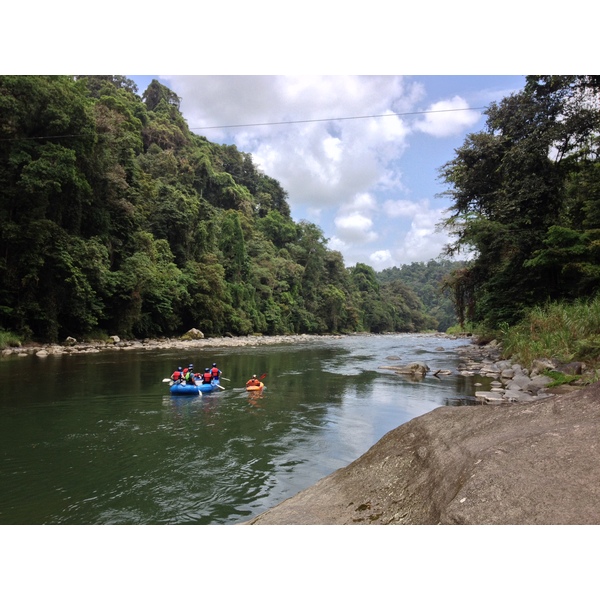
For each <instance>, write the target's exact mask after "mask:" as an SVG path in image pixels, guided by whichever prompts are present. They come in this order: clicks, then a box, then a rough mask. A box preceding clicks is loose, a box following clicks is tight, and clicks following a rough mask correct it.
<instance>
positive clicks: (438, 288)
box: [377, 260, 467, 331]
mask: <svg viewBox="0 0 600 600" xmlns="http://www.w3.org/2000/svg"><path fill="white" fill-rule="evenodd" d="M466 265H467V263H466V262H464V261H450V260H441V261H435V260H430V261H429V262H427V263H423V262H416V263H412V264H410V265H402V266H400V267H392V268H390V269H384V270H383V271H381V272H380V273H377V280H378V281H379V282H380V283H381V285H382V288H383V289H384V290H386V289H391V290H393V289H394V285H397V283H396V282H402V284H404V285H405V286H406V287H407V288H409V289H410V290H412V292H413V294H414V295H415V296H416V297H417V298H418V300H419V302H420V305H419V306H418V311H419V312H423V313H425V315H427V319H426V320H425V321H423V322H422V323H421V328H422V329H431V330H437V331H447V330H449V329H451V328H453V327H456V326H457V317H456V309H455V306H454V303H453V301H452V294H451V292H450V289H449V288H448V286H447V284H446V282H447V280H448V278H449V277H451V276H452V274H453V273H454V271H456V270H457V269H461V268H464V267H465V266H466Z"/></svg>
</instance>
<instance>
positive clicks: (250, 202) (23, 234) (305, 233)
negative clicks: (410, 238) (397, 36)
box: [0, 75, 600, 355]
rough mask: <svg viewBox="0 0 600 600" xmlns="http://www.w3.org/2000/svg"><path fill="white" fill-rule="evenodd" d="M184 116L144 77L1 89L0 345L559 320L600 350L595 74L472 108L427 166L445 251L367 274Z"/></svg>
mask: <svg viewBox="0 0 600 600" xmlns="http://www.w3.org/2000/svg"><path fill="white" fill-rule="evenodd" d="M180 101H181V99H180V98H179V97H178V96H177V95H176V94H175V93H173V92H172V91H171V90H170V89H169V88H167V87H165V86H164V85H162V84H160V83H159V82H158V81H156V80H154V81H152V83H151V84H150V85H149V86H148V88H147V89H146V90H145V91H144V92H143V94H141V95H140V94H139V93H138V89H137V86H136V84H135V83H134V82H133V81H131V80H129V79H127V78H126V77H124V76H116V75H113V76H105V75H103V76H89V75H86V76H66V75H60V76H58V75H57V76H0V335H2V334H4V335H5V336H13V337H14V338H17V339H19V340H38V341H54V342H56V341H61V340H63V339H65V338H66V337H67V336H73V337H76V338H81V339H86V338H90V339H91V338H94V337H99V336H103V335H104V336H106V335H108V334H116V335H119V336H122V337H125V338H146V337H161V336H177V335H181V334H182V333H183V332H185V331H187V330H189V329H190V328H193V327H194V328H198V329H200V330H201V331H202V332H203V333H204V334H205V335H207V336H223V335H232V336H246V335H260V334H264V335H277V334H299V333H310V334H315V333H316V334H329V333H349V332H372V333H384V332H422V331H447V330H450V329H452V328H454V330H472V331H479V332H483V331H487V332H490V335H492V334H493V335H496V334H502V333H503V334H504V335H508V334H509V332H510V333H512V334H513V335H516V334H517V333H522V332H523V331H528V332H529V337H530V338H531V332H532V331H533V321H532V319H534V318H535V319H537V320H538V321H540V320H543V321H545V322H548V321H549V319H550V314H551V312H552V311H556V310H557V307H560V309H559V312H560V313H561V315H562V316H561V317H560V318H561V319H562V320H563V325H564V323H565V322H569V326H572V325H573V322H574V317H573V314H574V313H573V312H569V311H578V314H583V316H581V317H580V320H578V321H577V323H578V327H583V324H584V323H585V327H586V328H587V329H586V330H585V331H582V330H579V331H576V330H574V331H573V332H572V336H573V338H578V339H579V340H581V339H582V338H585V339H586V340H587V342H586V343H587V349H588V351H591V350H590V349H591V348H592V349H593V348H596V347H597V348H596V349H597V350H598V351H600V306H598V307H597V305H600V300H597V294H598V291H599V289H600V287H599V286H600V160H599V156H598V150H599V132H600V77H599V76H575V75H572V76H528V77H527V78H526V85H525V87H524V89H523V90H521V91H519V92H518V93H515V94H512V95H511V96H508V97H506V98H504V99H503V100H502V101H500V102H499V103H492V104H491V105H490V106H488V108H487V109H486V111H485V115H486V125H485V127H484V129H483V130H482V131H480V132H478V133H474V134H470V135H468V136H467V137H466V139H465V141H464V143H463V145H462V146H461V147H459V148H457V149H456V150H455V156H454V158H453V159H452V160H451V161H449V162H448V163H446V164H445V165H440V169H439V178H440V180H441V181H442V182H443V183H444V184H445V189H446V190H447V191H446V192H445V195H446V196H447V197H448V199H449V202H450V208H449V211H448V213H447V217H446V219H445V220H444V222H443V223H442V224H441V226H442V227H444V228H445V229H446V230H447V231H448V232H449V233H450V234H451V236H452V238H451V239H452V240H453V241H452V242H451V243H450V244H449V245H448V246H447V248H446V251H445V255H444V256H443V257H441V258H440V259H439V260H432V261H429V262H428V263H426V264H425V263H413V264H411V265H402V266H400V267H393V268H391V269H385V270H383V271H381V272H376V271H375V270H374V269H373V268H372V267H370V266H368V265H366V264H361V263H357V264H356V265H354V266H352V267H346V266H345V264H344V257H343V256H342V255H341V254H340V253H339V252H337V251H332V250H330V249H328V247H327V242H328V240H327V239H325V238H324V235H323V232H322V231H321V230H320V229H319V227H318V226H316V225H315V224H313V223H310V222H307V221H300V222H295V221H294V220H293V219H292V217H291V215H290V207H289V204H288V196H287V192H286V190H285V189H283V187H282V186H281V184H280V183H279V182H278V181H277V180H275V179H273V178H272V177H270V176H269V175H268V174H266V173H263V172H262V171H261V170H260V169H258V168H257V167H256V166H255V164H254V163H253V157H252V156H251V155H250V154H247V153H244V152H241V151H239V150H238V149H237V148H236V146H232V145H221V144H217V143H214V142H211V141H210V140H209V139H207V138H206V137H203V136H201V135H197V134H195V133H193V132H192V131H191V130H190V129H189V127H188V125H187V123H186V120H185V119H184V118H183V116H182V113H181V112H180ZM464 256H469V257H471V258H470V259H469V260H463V259H462V258H461V257H464ZM459 258H461V260H459ZM564 311H567V312H564ZM552 314H553V315H555V312H552ZM596 314H597V316H596ZM553 318H558V317H553ZM552 328H553V331H556V330H557V326H556V323H555V324H554V325H553V326H552ZM507 340H508V338H507ZM565 352H570V353H571V354H572V355H575V354H576V353H577V350H576V349H575V350H573V348H570V349H569V350H565Z"/></svg>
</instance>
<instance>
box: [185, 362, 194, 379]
mask: <svg viewBox="0 0 600 600" xmlns="http://www.w3.org/2000/svg"><path fill="white" fill-rule="evenodd" d="M185 381H186V383H194V365H192V364H189V365H188V368H187V371H186V373H185Z"/></svg>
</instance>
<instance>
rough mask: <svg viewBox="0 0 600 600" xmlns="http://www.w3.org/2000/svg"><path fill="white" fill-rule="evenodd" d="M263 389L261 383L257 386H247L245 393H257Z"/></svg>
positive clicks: (263, 385)
mask: <svg viewBox="0 0 600 600" xmlns="http://www.w3.org/2000/svg"><path fill="white" fill-rule="evenodd" d="M264 387H265V384H264V383H263V382H262V381H261V382H260V384H259V385H249V386H248V387H247V388H246V391H247V392H258V391H259V390H262V389H263V388H264Z"/></svg>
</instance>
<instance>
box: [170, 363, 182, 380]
mask: <svg viewBox="0 0 600 600" xmlns="http://www.w3.org/2000/svg"><path fill="white" fill-rule="evenodd" d="M171 379H172V380H173V381H174V382H175V383H179V382H180V381H183V369H182V368H181V367H177V371H173V374H172V375H171Z"/></svg>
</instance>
